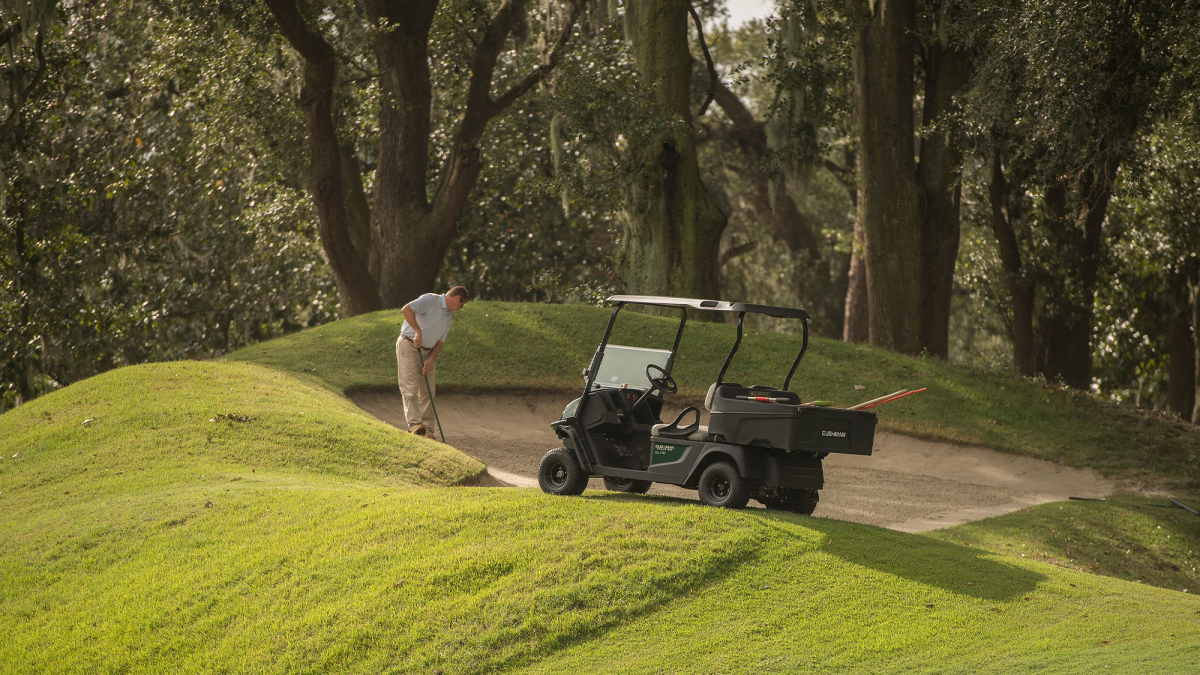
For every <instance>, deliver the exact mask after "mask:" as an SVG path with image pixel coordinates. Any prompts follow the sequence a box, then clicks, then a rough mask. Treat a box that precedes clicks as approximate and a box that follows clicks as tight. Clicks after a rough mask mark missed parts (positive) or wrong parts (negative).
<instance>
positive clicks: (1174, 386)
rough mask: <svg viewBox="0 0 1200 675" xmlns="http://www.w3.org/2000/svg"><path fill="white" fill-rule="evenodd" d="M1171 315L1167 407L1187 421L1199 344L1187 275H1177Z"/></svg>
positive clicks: (1172, 289)
mask: <svg viewBox="0 0 1200 675" xmlns="http://www.w3.org/2000/svg"><path fill="white" fill-rule="evenodd" d="M1174 276H1175V280H1174V282H1173V283H1172V288H1171V307H1170V311H1171V316H1170V319H1169V320H1168V322H1167V349H1168V356H1167V409H1168V410H1170V411H1171V412H1173V413H1176V414H1178V415H1179V416H1180V417H1182V418H1183V419H1185V420H1189V421H1190V420H1191V419H1192V410H1193V408H1195V406H1196V343H1195V339H1194V337H1193V334H1192V303H1191V301H1190V300H1191V299H1190V298H1189V297H1188V281H1189V280H1188V278H1187V276H1185V275H1182V274H1179V275H1174Z"/></svg>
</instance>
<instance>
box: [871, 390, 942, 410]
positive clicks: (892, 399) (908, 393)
mask: <svg viewBox="0 0 1200 675" xmlns="http://www.w3.org/2000/svg"><path fill="white" fill-rule="evenodd" d="M925 389H926V387H921V388H920V389H916V390H913V391H906V392H904V393H903V394H896V395H895V396H889V397H887V398H885V399H883V400H882V401H876V402H874V403H872V404H870V405H864V406H862V407H861V408H858V410H866V409H867V408H874V407H875V406H877V405H883V404H884V403H891V402H892V401H895V400H896V399H901V398H904V397H905V396H912V395H913V394H919V393H921V392H923V391H925Z"/></svg>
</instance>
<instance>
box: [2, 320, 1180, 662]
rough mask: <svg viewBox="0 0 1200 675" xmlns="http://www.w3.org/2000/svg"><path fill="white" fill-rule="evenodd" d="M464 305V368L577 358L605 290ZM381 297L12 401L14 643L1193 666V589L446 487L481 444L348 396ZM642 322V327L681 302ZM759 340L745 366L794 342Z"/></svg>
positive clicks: (5, 514) (45, 654) (573, 372)
mask: <svg viewBox="0 0 1200 675" xmlns="http://www.w3.org/2000/svg"><path fill="white" fill-rule="evenodd" d="M497 307H498V308H499V309H498V310H497V309H496V308H497ZM531 307H532V308H531ZM469 308H470V310H473V311H480V310H482V313H483V315H484V316H483V317H482V319H483V320H484V321H481V322H476V321H475V320H474V319H472V320H462V319H466V318H467V317H471V316H472V315H471V314H468V313H467V312H463V313H462V314H460V315H459V317H461V318H459V317H456V323H455V332H454V333H453V335H454V338H453V339H452V342H451V344H452V345H455V347H454V348H455V349H456V350H457V351H450V352H449V353H448V358H447V359H446V360H445V361H443V362H442V363H440V364H439V370H440V371H441V373H440V375H439V381H440V383H443V384H448V385H449V386H451V387H454V386H458V387H463V388H488V387H502V385H503V386H508V387H510V388H511V387H520V388H560V387H567V386H568V384H571V383H572V382H573V383H574V385H577V384H578V372H577V369H576V366H575V365H568V366H564V365H561V363H560V361H569V360H570V359H577V358H579V356H580V354H583V355H584V356H583V358H584V360H586V356H587V355H588V354H589V353H590V350H591V349H592V346H593V344H594V341H595V339H594V336H593V337H590V338H589V339H588V340H586V341H585V339H584V334H585V333H590V332H592V331H594V330H596V327H595V326H594V325H593V322H594V321H595V319H596V317H597V316H599V317H600V322H601V324H602V322H603V314H602V313H597V310H595V309H592V308H569V309H566V310H560V309H558V308H549V309H545V308H538V307H533V306H518V307H516V308H512V307H509V306H505V305H496V304H493V303H472V304H471V305H470V306H469ZM518 310H520V311H518ZM563 312H566V315H564V314H563ZM572 312H576V313H577V314H572ZM492 313H496V314H499V315H501V317H500V318H501V319H502V320H501V321H500V322H499V323H496V324H491V323H488V321H490V320H491V318H492V317H491V314H492ZM572 317H573V318H575V319H577V321H574V322H573V323H572V322H571V321H564V318H572ZM395 319H396V317H395V313H391V314H389V313H377V314H372V315H368V316H366V317H360V318H359V319H355V320H352V321H345V322H338V323H337V324H334V325H332V326H328V327H324V328H321V329H317V330H314V331H307V332H305V333H301V334H298V335H295V336H292V337H290V338H287V339H285V340H280V341H274V342H271V343H266V344H263V345H257V346H255V347H252V348H249V349H247V350H243V351H242V352H239V353H238V354H235V355H233V357H231V358H230V359H227V360H224V361H218V362H205V363H195V362H185V363H166V364H154V365H147V366H137V367H131V368H123V369H120V370H116V371H112V372H109V373H106V374H104V375H101V376H98V377H95V378H92V379H89V380H86V381H84V382H80V383H78V384H76V385H73V386H71V387H67V388H65V389H63V390H60V391H58V392H55V393H53V394H50V395H48V396H45V397H43V398H40V399H37V400H35V401H33V402H31V403H29V404H26V405H24V406H21V407H20V408H17V409H15V410H13V411H9V412H7V413H5V414H3V415H0V439H3V440H2V441H0V447H2V448H3V450H4V452H3V459H0V632H2V634H3V635H5V639H4V640H3V641H0V670H3V671H4V672H30V673H34V672H36V673H42V672H130V671H133V672H280V673H283V672H362V673H381V672H418V673H428V672H435V671H437V670H440V671H442V672H443V673H474V672H480V673H486V672H564V671H568V670H574V671H578V672H601V671H604V672H644V673H659V672H678V673H752V672H753V673H759V672H779V673H789V672H805V671H813V670H817V671H837V672H876V673H890V672H895V673H900V672H947V673H957V672H997V673H1001V672H1004V673H1007V672H1024V671H1031V672H1032V671H1036V672H1086V673H1091V672H1097V671H1102V670H1107V671H1108V672H1163V673H1191V672H1197V671H1198V670H1200V660H1198V657H1197V654H1200V601H1198V600H1197V599H1196V597H1195V596H1194V595H1192V594H1190V593H1188V594H1184V593H1180V592H1176V591H1168V590H1163V589H1159V588H1154V587H1151V586H1149V585H1146V584H1137V583H1131V582H1129V581H1124V580H1120V579H1113V578H1107V577H1103V576H1098V575H1095V574H1087V573H1084V572H1080V571H1077V570H1074V569H1068V568H1065V567H1059V566H1055V565H1051V564H1046V563H1044V562H1041V561H1039V560H1034V559H1032V557H1030V558H1025V559H1022V558H1020V557H1019V554H1017V555H1001V554H997V553H995V552H992V551H988V550H984V549H983V548H977V547H973V546H962V545H959V544H958V543H953V542H951V541H942V540H939V539H936V538H933V537H928V536H922V535H909V534H903V533H899V532H894V531H890V530H884V529H881V528H876V527H871V526H866V525H859V524H854V523H844V522H838V521H828V520H823V519H820V518H805V517H802V516H794V515H790V514H781V513H775V512H767V511H762V510H757V509H756V510H746V511H725V510H720V509H712V508H708V507H703V506H700V505H697V504H696V503H694V502H687V501H680V500H674V499H670V498H662V497H657V498H656V497H646V496H641V497H634V496H627V495H617V494H613V493H603V492H601V493H586V494H585V495H584V497H582V498H559V497H552V496H548V495H544V494H541V493H540V492H538V491H534V490H512V489H507V490H506V489H483V488H467V487H454V486H457V485H462V484H470V483H471V482H472V481H474V480H475V479H476V478H477V477H478V476H479V473H480V471H481V470H482V466H481V465H480V464H479V463H478V462H476V461H474V460H472V459H470V458H468V457H466V456H464V455H462V454H461V453H459V452H457V451H456V450H454V449H453V448H449V447H447V446H444V445H441V444H439V443H436V442H433V441H430V440H427V439H421V438H417V437H413V436H411V435H408V434H404V433H401V432H399V431H397V430H395V429H393V428H391V427H388V426H387V425H385V424H383V423H381V422H379V421H377V420H375V419H373V418H371V417H370V416H368V415H366V414H365V413H363V412H362V411H361V410H359V409H357V408H356V407H355V406H354V405H353V404H351V403H350V402H349V401H347V400H346V399H345V398H344V397H343V396H341V393H340V392H341V391H342V390H344V389H345V388H347V387H354V386H385V385H390V384H391V382H392V378H394V372H395V371H394V368H395V362H394V357H393V356H392V352H391V351H390V349H391V343H392V342H394V340H395V325H394V324H395V323H397V322H396V320H395ZM636 321H637V322H638V323H637V324H636V325H635V327H634V330H645V334H646V335H648V336H649V335H654V336H655V337H654V338H652V339H658V338H659V336H660V335H662V334H663V333H662V331H661V330H660V328H661V327H663V326H665V325H666V324H664V323H662V320H661V319H657V318H654V317H636ZM642 322H644V323H642ZM698 328H700V329H701V331H700V332H701V333H702V337H703V336H704V335H708V333H706V332H705V331H711V332H712V335H709V337H711V338H713V344H708V343H706V342H704V341H703V340H700V341H699V342H696V343H694V344H687V345H685V347H686V348H687V351H685V352H684V357H685V359H684V361H683V362H681V368H680V370H679V371H678V372H679V373H680V375H679V378H680V381H681V384H683V383H685V382H686V380H685V378H691V380H693V381H692V382H688V383H687V384H685V386H692V387H695V386H696V384H695V380H701V379H702V378H703V377H704V375H702V373H705V372H707V364H706V361H707V360H709V359H713V358H716V359H720V358H723V355H724V353H723V350H724V344H725V342H724V341H723V340H722V341H720V343H719V344H717V343H716V341H715V337H716V336H717V335H718V334H719V335H724V333H723V332H721V331H727V330H728V327H727V326H699V327H698ZM602 329H603V326H602V325H601V326H600V328H599V330H602ZM493 330H496V331H502V333H501V334H500V335H498V336H492V335H489V334H488V331H493ZM553 331H557V332H554V333H553V335H551V337H550V338H547V339H545V340H544V341H541V342H537V344H539V345H540V346H541V347H540V348H539V349H529V348H528V347H527V346H525V347H522V345H528V344H533V343H534V342H536V341H539V340H541V338H539V337H538V335H539V334H540V333H546V332H553ZM539 332H540V333H539ZM576 336H577V337H576ZM755 337H763V336H748V338H747V342H748V343H750V342H751V340H752V339H753V338H755ZM621 339H626V338H621ZM786 339H792V338H786ZM522 341H524V342H522ZM842 349H845V350H847V351H845V352H844V354H843V355H842V356H839V355H838V354H839V353H841V352H840V351H839V350H842ZM860 350H861V351H860ZM822 354H823V355H824V357H823V358H824V359H825V360H826V361H827V363H826V365H825V366H824V369H825V370H827V371H829V373H828V374H827V375H825V376H815V375H814V376H813V377H811V378H808V379H807V380H798V381H804V382H805V384H803V385H802V386H801V387H798V388H799V389H800V390H801V391H802V392H806V393H802V395H804V396H805V397H806V398H810V397H815V394H816V393H817V392H822V391H824V392H825V395H824V396H823V397H825V398H833V399H834V400H835V402H837V403H842V404H845V403H848V402H852V401H851V399H854V398H863V399H865V398H868V397H870V396H873V395H875V394H874V391H873V389H870V387H877V388H882V389H887V388H888V387H891V386H892V384H893V381H892V379H890V378H892V377H895V378H897V379H899V378H900V375H902V374H904V373H906V372H910V371H911V372H912V373H917V374H920V375H921V376H922V377H926V378H934V377H935V376H936V377H938V378H944V380H945V381H944V382H943V380H934V381H937V382H943V384H942V386H943V387H944V388H946V389H950V390H952V389H953V388H954V386H959V387H962V388H963V389H962V391H964V392H966V393H967V394H970V396H968V398H971V399H973V400H975V401H976V405H977V406H978V410H980V411H983V414H990V413H992V412H993V411H994V410H995V403H994V402H992V403H989V402H987V401H986V400H984V399H986V398H987V396H986V395H985V394H984V393H981V392H983V391H986V390H973V389H971V388H970V387H969V382H970V375H969V374H957V371H954V369H952V368H950V367H949V366H945V365H944V364H940V363H938V362H927V361H922V360H919V359H908V358H905V357H895V356H893V355H886V354H884V355H879V354H877V353H875V352H874V350H870V349H868V348H861V347H853V346H846V347H843V346H840V345H838V344H837V343H832V342H830V343H821V342H818V343H816V344H815V345H814V348H813V351H812V354H811V355H810V357H809V358H810V359H811V361H808V362H806V365H807V367H809V368H813V369H814V370H821V369H822V368H821V358H819V357H820V355H822ZM847 355H848V356H847ZM747 356H748V361H747V366H746V370H745V371H744V372H745V373H748V374H749V377H750V378H758V377H760V375H759V374H758V373H759V372H763V373H766V372H767V371H768V370H770V369H771V368H773V367H774V366H775V365H776V364H777V363H781V362H783V361H785V360H787V361H788V362H789V363H790V360H788V359H784V358H783V357H781V356H778V355H776V354H775V353H773V352H766V351H764V352H762V353H761V354H755V353H749V354H748V355H747ZM450 357H452V358H450ZM871 359H877V360H878V361H879V363H882V364H883V365H884V366H885V368H884V370H883V371H882V372H881V373H880V374H877V375H875V376H873V379H871V378H865V379H860V378H858V377H853V378H850V379H848V380H847V382H855V383H864V386H867V387H868V389H867V390H865V391H858V390H853V388H852V385H850V386H851V389H850V391H849V392H848V393H847V392H843V394H842V399H840V400H839V399H837V398H835V397H834V396H832V395H831V394H833V393H836V392H837V391H840V388H842V386H843V384H846V383H844V382H840V381H838V377H839V375H838V373H842V374H843V375H842V376H844V374H845V373H846V372H849V371H850V370H851V365H852V364H851V363H850V361H853V360H858V361H859V362H865V363H871ZM843 360H844V361H846V363H842V361H843ZM689 361H690V363H689ZM253 362H257V364H256V363H253ZM556 364H557V365H556ZM683 364H687V365H686V366H685V365H683ZM889 364H890V365H889ZM264 366H271V367H264ZM805 367H806V366H804V365H802V367H801V373H802V374H803V373H804V372H805V370H804V369H805ZM539 368H541V370H539ZM888 368H891V369H892V370H888ZM906 368H907V369H908V370H906ZM943 371H945V372H943ZM772 372H773V371H772ZM946 372H949V373H950V374H949V375H947V374H945V373H946ZM888 373H891V375H888ZM761 377H763V378H764V380H763V381H772V380H770V379H768V378H766V377H765V375H763V376H761ZM798 377H799V376H798ZM505 378H508V379H505ZM997 381H999V378H998V379H997ZM481 383H482V384H481ZM956 383H957V384H956ZM902 384H904V385H908V384H910V383H909V382H907V381H905V382H903V383H902ZM922 384H927V383H922ZM985 384H986V382H985ZM574 385H572V386H574ZM1006 386H1007V385H1006ZM1012 386H1013V387H1014V388H1013V390H1012V391H1015V392H1017V393H1018V394H1020V395H1022V396H1024V395H1026V394H1028V392H1030V391H1031V392H1034V394H1037V393H1038V392H1040V391H1041V389H1040V388H1038V387H1032V386H1030V385H1028V384H1025V383H1020V382H1017V383H1016V384H1015V385H1012ZM805 387H808V388H809V389H806V388H805ZM821 387H828V389H827V390H822V389H821ZM896 388H899V387H896ZM1026 390H1028V391H1026ZM1022 392H1025V393H1022ZM689 393H691V394H695V390H691V391H689ZM883 393H887V392H886V391H884V392H883ZM1046 395H1048V396H1060V395H1061V394H1056V393H1053V392H1046ZM912 399H913V400H914V401H915V400H917V399H920V397H912ZM906 400H908V399H906ZM1051 400H1052V401H1056V400H1057V399H1051ZM989 406H990V407H989ZM914 410H915V411H917V412H921V411H922V410H924V409H921V408H915V409H914ZM921 414H925V413H921ZM1045 414H1046V415H1049V413H1045ZM1060 416H1063V414H1062V413H1060ZM912 417H913V419H918V420H921V421H920V422H919V423H920V424H925V425H927V426H931V428H933V429H937V428H938V427H936V423H930V422H929V421H928V419H926V418H924V417H920V416H918V415H914V416H912ZM908 423H912V422H908ZM1153 423H1154V424H1157V422H1153ZM964 424H967V423H964ZM967 427H969V424H967V426H966V427H964V429H966V430H964V429H958V430H957V431H954V433H968V431H969V428H967ZM1152 430H1153V429H1152ZM1106 433H1109V432H1106ZM1005 438H1010V440H1011V438H1013V437H1008V436H1005ZM1013 442H1015V441H1013ZM1037 452H1038V451H1037V450H1036V449H1034V450H1033V451H1031V454H1037ZM14 455H15V456H14ZM1154 472H1155V469H1153V467H1151V468H1148V469H1146V473H1147V475H1155V474H1154ZM1051 506H1054V505H1046V507H1044V508H1049V507H1051ZM1080 508H1082V506H1081V507H1080ZM1135 511H1136V509H1135ZM1138 513H1140V512H1138ZM1021 515H1022V514H1010V516H1005V517H1003V518H1009V519H1013V520H1011V521H1002V520H1000V519H991V521H983V523H989V522H991V524H990V525H988V526H985V527H983V528H982V529H980V530H973V531H968V530H954V531H951V532H953V533H954V534H947V535H945V536H944V538H947V539H953V538H958V539H961V540H963V541H967V540H970V541H971V543H972V544H976V545H978V546H991V547H995V546H997V541H1000V540H998V539H996V536H997V535H996V533H997V532H1000V531H1002V530H1001V529H1000V528H999V527H998V526H997V524H996V523H997V522H999V523H1005V522H1007V523H1010V525H1007V526H1006V527H1009V530H1008V536H1010V537H1019V536H1028V535H1029V534H1030V533H1032V532H1033V529H1034V528H1042V527H1045V526H1047V525H1048V524H1049V525H1050V526H1053V522H1052V519H1053V517H1055V516H1054V514H1049V515H1048V516H1047V518H1051V520H1029V519H1027V520H1024V521H1022V520H1021ZM1074 515H1075V516H1077V517H1078V516H1081V515H1083V514H1081V513H1076V514H1074ZM1087 522H1088V524H1089V525H1093V521H1087ZM1113 522H1114V523H1121V522H1129V520H1128V518H1125V517H1124V516H1121V517H1118V518H1116V520H1114V521H1113ZM1012 523H1015V524H1012ZM1136 523H1137V526H1138V527H1139V528H1140V527H1142V526H1143V525H1144V524H1145V523H1144V522H1143V521H1141V520H1136ZM1094 526H1095V527H1103V526H1104V521H1096V522H1094ZM964 527H966V526H964ZM1185 527H1186V525H1185ZM1022 528H1025V529H1024V530H1022ZM1190 531H1191V530H1181V532H1184V533H1185V534H1186V532H1190ZM1172 532H1173V533H1174V532H1175V531H1174V530H1173V531H1172ZM971 537H974V538H973V539H971ZM1139 541H1140V542H1142V543H1145V544H1148V545H1149V546H1154V545H1156V544H1157V543H1158V542H1157V540H1152V539H1150V538H1149V537H1148V536H1147V537H1143V538H1142V539H1139ZM999 548H1001V549H1003V546H1002V545H1000V546H999ZM1172 555H1174V554H1172ZM1171 560H1176V558H1171Z"/></svg>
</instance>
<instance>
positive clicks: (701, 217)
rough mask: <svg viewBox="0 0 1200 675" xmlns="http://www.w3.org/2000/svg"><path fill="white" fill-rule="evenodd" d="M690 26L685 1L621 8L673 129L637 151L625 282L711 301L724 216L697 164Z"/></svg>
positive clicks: (655, 0)
mask: <svg viewBox="0 0 1200 675" xmlns="http://www.w3.org/2000/svg"><path fill="white" fill-rule="evenodd" d="M687 21H688V3H687V2H686V1H684V0H646V1H644V2H642V1H638V2H630V3H628V4H627V5H626V26H627V27H628V30H629V37H630V38H631V39H632V41H633V52H634V59H635V62H636V64H637V68H638V72H639V73H640V74H641V77H642V81H643V82H646V83H647V84H648V85H649V86H650V87H651V88H652V91H651V100H652V101H653V103H654V106H655V108H656V110H657V112H658V113H659V114H660V115H661V116H662V117H663V118H666V119H670V120H673V121H674V122H675V123H674V124H672V125H671V130H670V131H668V132H666V133H663V134H660V135H658V136H657V137H654V138H651V139H648V140H647V141H645V142H644V143H643V144H642V145H641V146H640V147H639V148H637V149H636V150H635V152H636V153H637V156H638V161H639V164H640V165H641V167H642V168H643V175H642V176H641V178H640V180H637V181H636V182H635V184H634V185H632V186H631V188H630V191H629V197H628V200H627V201H628V203H627V206H626V218H625V221H626V223H625V225H626V226H625V236H624V237H623V241H622V247H623V249H624V251H623V260H622V276H623V278H624V280H625V284H626V287H627V289H628V290H629V291H630V292H634V293H645V294H654V295H678V296H690V297H699V298H715V297H717V296H718V292H719V291H718V286H717V271H718V270H717V256H718V252H719V246H720V240H721V232H722V231H723V230H724V229H725V222H726V218H725V214H723V213H721V211H720V209H719V208H718V207H717V204H716V202H715V201H714V200H713V198H712V196H711V195H710V194H709V192H708V189H707V188H706V187H705V186H704V184H703V182H702V181H701V179H700V169H699V165H698V163H697V160H696V143H695V134H694V131H693V128H692V115H691V109H690V100H691V98H690V82H691V69H692V58H691V54H690V53H689V51H688V34H687V30H688V29H687Z"/></svg>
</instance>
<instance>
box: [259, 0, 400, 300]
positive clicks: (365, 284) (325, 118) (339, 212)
mask: <svg viewBox="0 0 1200 675" xmlns="http://www.w3.org/2000/svg"><path fill="white" fill-rule="evenodd" d="M267 6H268V7H269V8H270V10H271V13H272V14H274V15H275V20H276V22H277V23H278V24H279V27H280V30H281V31H282V32H283V34H284V36H285V37H287V39H288V42H290V43H291V45H292V47H293V48H294V49H295V50H296V51H297V52H300V55H301V56H302V57H303V58H304V85H303V87H302V88H301V90H300V98H299V101H298V102H299V104H300V107H302V108H303V109H304V121H305V125H306V126H307V127H308V146H309V156H310V164H309V176H308V190H309V194H310V195H311V196H312V200H313V204H314V205H315V206H316V209H317V222H318V230H319V231H320V235H321V245H322V247H323V248H324V250H325V257H326V259H328V261H329V266H330V267H331V268H332V269H333V276H334V280H335V281H336V282H337V288H338V297H339V299H340V300H341V306H342V314H343V315H344V316H354V315H356V314H362V313H364V312H371V311H374V310H377V309H379V308H380V304H379V294H378V293H377V292H376V290H375V282H374V280H373V279H372V278H371V275H370V272H369V271H368V269H367V265H366V261H365V260H363V259H362V258H361V257H360V256H359V255H358V252H357V251H356V250H355V248H354V244H353V242H352V241H351V239H350V229H349V217H348V215H347V213H346V205H345V203H344V202H343V192H342V162H341V148H340V147H339V145H338V140H337V131H336V129H335V128H334V124H333V86H334V81H335V79H336V76H337V62H336V59H335V56H334V52H333V47H331V46H329V43H328V42H326V41H325V39H324V38H323V37H321V35H320V33H317V32H316V31H313V30H312V29H311V28H310V27H309V26H308V24H306V23H305V22H304V19H303V18H302V17H301V16H300V12H299V10H298V9H297V8H296V4H295V2H294V0H267Z"/></svg>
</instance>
